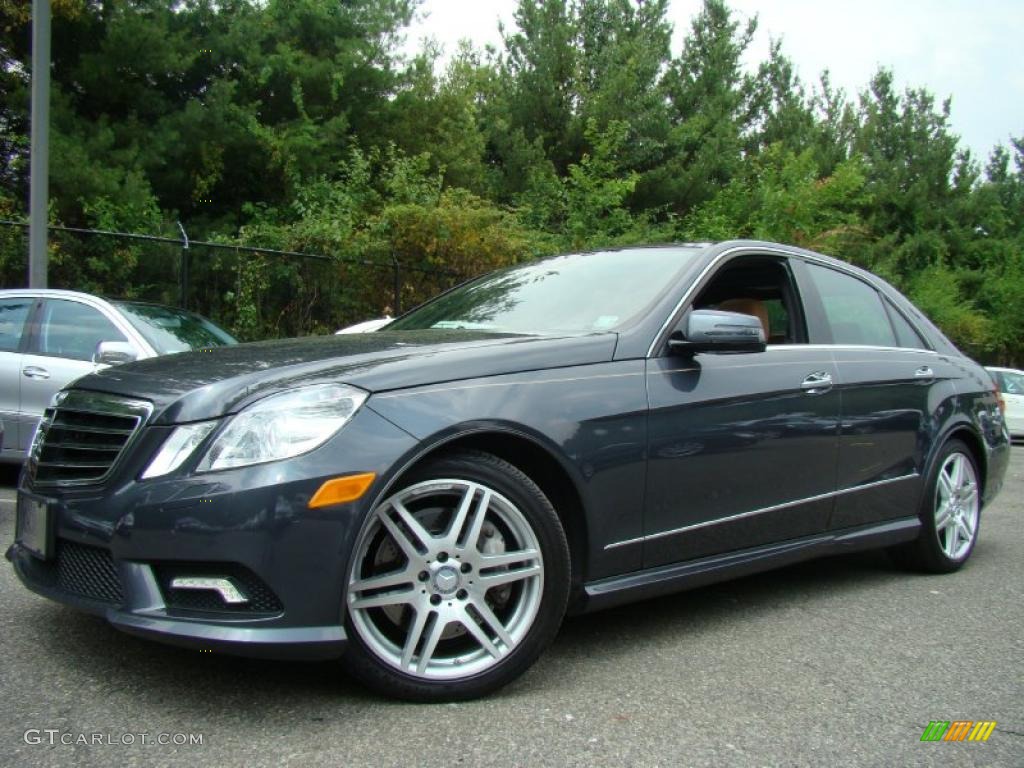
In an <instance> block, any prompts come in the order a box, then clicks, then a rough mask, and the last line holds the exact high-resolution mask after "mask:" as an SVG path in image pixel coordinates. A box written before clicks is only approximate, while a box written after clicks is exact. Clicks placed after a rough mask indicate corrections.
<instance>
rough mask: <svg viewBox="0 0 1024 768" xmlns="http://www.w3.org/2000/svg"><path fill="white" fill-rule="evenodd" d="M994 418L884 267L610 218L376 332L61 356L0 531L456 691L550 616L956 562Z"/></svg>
mask: <svg viewBox="0 0 1024 768" xmlns="http://www.w3.org/2000/svg"><path fill="white" fill-rule="evenodd" d="M1008 445H1009V441H1008V436H1007V430H1006V425H1005V422H1004V418H1003V414H1002V411H1001V402H1000V398H999V395H998V393H997V391H996V390H995V387H994V385H993V382H992V379H991V378H990V377H989V375H988V374H987V373H986V372H985V371H984V370H983V369H982V368H981V367H979V366H978V365H976V364H975V363H974V362H972V361H971V360H969V359H967V358H966V357H965V356H964V355H962V354H961V353H960V352H959V351H958V350H957V349H956V348H955V347H954V346H953V345H952V344H951V343H950V342H949V341H948V340H947V339H946V338H945V337H944V336H943V335H942V334H941V333H940V332H939V331H938V330H937V329H936V328H935V326H934V325H932V324H931V323H930V322H929V321H928V320H927V318H925V317H924V316H923V315H922V314H921V313H920V312H919V311H918V310H916V309H915V308H914V307H913V306H912V305H911V304H910V303H909V302H908V301H907V300H906V299H905V298H903V297H902V296H901V295H900V294H899V293H897V292H896V291H895V290H894V289H893V288H891V287H890V286H889V285H887V284H886V283H885V282H883V281H882V280H880V279H878V278H876V277H874V276H872V275H870V274H868V273H866V272H864V271H862V270H860V269H857V268H854V267H851V266H850V265H849V264H846V263H844V262H842V261H838V260H835V259H831V258H827V257H824V256H820V255H818V254H815V253H811V252H808V251H804V250H800V249H797V248H791V247H786V246H780V245H773V244H769V243H760V242H746V241H737V242H727V243H720V244H715V245H708V244H699V245H678V246H665V247H650V248H627V249H622V250H612V251H601V252H595V253H585V254H573V255H566V256H557V257H552V258H546V259H542V260H539V261H536V262H532V263H529V264H524V265H520V266H516V267H512V268H509V269H505V270H503V271H499V272H496V273H494V274H491V275H487V276H485V277H482V278H480V279H477V280H475V281H472V282H469V283H467V284H465V285H463V286H460V287H458V288H455V289H454V290H451V291H449V292H448V293H445V294H443V295H441V296H439V297H438V298H436V299H434V300H433V301H431V302H428V303H427V304H424V305H423V306H421V307H419V308H418V309H415V310H413V311H412V312H409V313H408V314H406V315H404V316H402V317H400V318H398V319H397V320H395V321H394V322H392V323H390V324H389V325H387V326H386V327H385V328H384V329H383V330H380V331H377V332H374V333H368V334H362V335H358V334H357V335H348V336H329V337H323V338H305V339H292V340H286V341H276V342H265V343H259V344H246V345H241V346H237V347H225V348H221V349H213V350H206V351H197V352H191V353H183V354H179V355H174V356H171V357H166V358H157V359H153V360H144V361H140V362H136V363H129V364H126V365H123V366H119V367H114V368H110V369H108V370H104V371H102V372H100V373H96V374H93V375H90V376H87V377H85V378H83V379H80V380H79V381H77V382H76V383H75V384H73V385H72V386H71V387H70V388H68V389H67V390H65V391H63V392H61V393H60V394H59V395H58V396H57V398H56V399H55V401H54V403H53V405H52V407H51V408H50V409H49V410H48V411H47V413H46V416H45V417H44V420H43V422H42V424H41V425H40V428H39V430H38V432H37V434H36V437H35V440H34V442H33V446H32V449H31V457H30V460H29V462H28V464H27V466H26V468H25V470H24V473H23V477H22V480H21V487H20V489H19V495H18V509H17V540H16V542H15V543H14V545H13V546H12V547H11V548H10V549H9V550H8V553H7V556H8V559H10V560H11V562H12V563H13V565H14V568H15V569H16V571H17V573H18V576H19V577H20V578H21V580H22V581H23V582H24V583H25V585H26V586H28V587H29V588H30V589H32V590H34V591H36V592H38V593H40V594H42V595H45V596H46V597H50V598H53V599H55V600H59V601H62V602H65V603H68V604H71V605H74V606H76V607H78V608H82V609H84V610H88V611H93V612H95V613H98V614H99V615H101V616H103V617H105V618H106V619H107V621H109V622H110V623H111V624H113V625H114V626H115V627H117V628H119V629H122V630H125V631H127V632H131V633H134V634H138V635H144V636H146V637H150V638H153V639H156V640H162V641H166V642H171V643H177V644H182V645H186V646H190V647H193V648H197V649H203V650H209V649H213V650H219V651H227V652H233V653H242V654H250V655H264V656H276V657H282V656H284V657H293V658H294V657H303V658H323V659H327V658H334V657H342V658H343V659H344V661H345V663H346V664H347V666H348V668H349V670H350V671H351V672H352V673H353V674H354V675H355V676H357V677H358V678H359V679H361V680H363V681H364V682H366V683H368V684H369V685H371V686H373V687H374V688H375V689H377V690H379V691H383V692H385V693H387V694H390V695H394V696H399V697H403V698H407V699H413V700H430V701H436V700H452V699H462V698H469V697H474V696H479V695H482V694H486V693H488V692H490V691H493V690H495V689H496V688H498V687H499V686H501V685H503V684H505V683H507V682H509V681H510V680H512V679H514V678H515V677H516V676H518V675H519V674H521V673H522V672H523V671H524V670H525V669H526V668H527V667H529V666H530V664H531V663H532V662H533V661H534V660H535V659H536V658H537V657H538V655H539V654H540V653H541V652H542V650H543V649H544V647H545V646H547V645H548V644H549V643H550V642H551V640H552V639H553V638H554V636H555V634H556V632H557V630H558V627H559V624H560V623H561V621H562V618H563V617H564V616H565V615H566V613H567V612H568V613H579V612H584V611H593V610H597V609H601V608H607V607H609V606H614V605H618V604H620V603H624V602H626V601H630V600H637V599H642V598H648V597H652V596H655V595H660V594H664V593H667V592H672V591H677V590H681V589H686V588H690V587H695V586H699V585H702V584H707V583H710V582H713V581H718V580H721V579H727V578H730V577H734V576H738V575H742V574H749V573H753V572H756V571H761V570H765V569H768V568H773V567H776V566H779V565H784V564H787V563H793V562H795V561H798V560H804V559H807V558H812V557H818V556H821V555H828V554H831V553H835V552H848V551H851V550H856V549H865V548H871V547H886V548H889V549H890V550H891V551H892V552H893V553H894V554H895V556H896V557H898V558H899V559H900V560H902V561H905V562H907V563H909V564H912V565H913V566H915V567H918V568H922V569H925V570H928V571H931V572H936V573H944V572H950V571H955V570H956V569H958V568H959V567H960V566H962V565H963V564H964V562H965V561H966V560H967V559H968V557H969V556H970V554H971V551H972V549H973V548H974V545H975V542H976V541H977V537H978V526H979V522H980V513H981V511H982V509H983V508H984V506H985V504H987V503H988V502H989V501H990V500H991V499H992V498H993V497H994V496H995V494H996V493H997V492H998V491H999V488H1000V486H1001V484H1002V481H1003V474H1004V471H1005V469H1006V463H1007V459H1008V455H1009V448H1008Z"/></svg>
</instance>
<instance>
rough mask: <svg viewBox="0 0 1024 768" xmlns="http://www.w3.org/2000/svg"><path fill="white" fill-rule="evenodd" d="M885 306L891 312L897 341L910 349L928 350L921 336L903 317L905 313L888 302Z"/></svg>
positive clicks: (890, 317) (890, 315) (890, 316)
mask: <svg viewBox="0 0 1024 768" xmlns="http://www.w3.org/2000/svg"><path fill="white" fill-rule="evenodd" d="M885 305H886V309H888V310H889V319H890V320H892V327H893V329H894V330H895V331H896V341H897V342H899V345H900V346H901V347H906V348H908V349H928V345H927V344H926V343H925V340H924V339H922V338H921V334H919V333H918V332H917V330H916V329H915V328H914V326H912V325H911V324H910V322H909V321H908V320H907V318H905V317H904V316H903V313H902V312H900V311H899V310H898V309H896V307H894V306H893V305H892V304H890V303H889V302H888V301H887V302H885Z"/></svg>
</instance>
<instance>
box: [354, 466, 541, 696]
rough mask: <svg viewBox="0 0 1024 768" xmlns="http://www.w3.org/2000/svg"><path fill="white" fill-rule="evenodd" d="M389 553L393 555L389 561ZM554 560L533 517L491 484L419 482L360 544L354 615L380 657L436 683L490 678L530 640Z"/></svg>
mask: <svg viewBox="0 0 1024 768" xmlns="http://www.w3.org/2000/svg"><path fill="white" fill-rule="evenodd" d="M382 551H386V552H389V553H393V554H394V557H392V558H390V562H385V563H383V564H382V563H381V562H380V560H381V555H380V553H381V552H382ZM543 585H544V562H543V558H542V556H541V551H540V545H539V543H538V541H537V537H536V535H535V533H534V531H533V528H532V527H531V526H530V524H529V522H528V521H527V519H526V517H525V516H524V515H523V513H522V512H521V511H520V510H519V509H518V508H517V507H516V506H515V504H513V503H512V502H511V501H509V500H508V499H507V498H506V497H504V496H502V495H501V494H500V493H498V492H497V491H495V490H494V489H492V488H488V487H487V486H485V485H483V484H481V483H475V482H471V481H468V480H451V479H444V480H442V479H438V480H427V481H425V482H421V483H417V484H415V485H412V486H410V487H408V488H405V489H404V490H402V491H399V492H398V493H396V494H395V495H394V496H392V497H390V498H389V499H387V500H386V501H384V502H383V503H382V504H381V505H380V506H378V507H377V508H376V509H375V510H374V511H373V513H372V515H371V518H370V520H369V522H368V524H367V525H366V526H364V529H363V533H362V535H361V537H360V540H359V543H358V545H357V546H356V550H355V558H354V560H353V566H352V572H351V575H350V578H349V587H348V610H349V613H350V615H351V617H352V623H353V626H354V627H355V630H356V632H358V633H359V636H360V638H361V639H362V641H363V642H364V643H365V645H366V646H367V648H368V649H369V650H370V651H371V652H372V653H373V654H375V655H376V656H377V657H378V658H380V659H381V660H383V661H384V662H386V663H387V664H389V665H390V666H392V667H395V668H397V669H399V670H401V671H402V672H404V673H406V674H408V675H413V676H415V677H419V678H423V679H428V680H451V679H455V678H463V677H467V676H470V675H475V674H478V673H480V672H483V671H485V670H487V669H489V668H491V667H493V666H494V665H495V664H497V663H499V662H500V661H501V660H502V659H504V658H505V657H506V656H508V654H509V653H511V652H512V651H513V650H514V649H515V648H516V646H518V645H519V643H521V642H522V640H523V638H524V637H525V636H526V634H527V632H528V631H529V629H530V627H531V626H532V624H533V621H534V619H535V618H536V616H537V611H538V609H539V608H540V603H541V594H542V590H543Z"/></svg>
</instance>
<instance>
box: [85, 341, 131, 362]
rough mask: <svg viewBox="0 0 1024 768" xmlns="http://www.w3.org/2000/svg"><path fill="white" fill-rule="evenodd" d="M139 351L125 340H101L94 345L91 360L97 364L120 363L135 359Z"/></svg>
mask: <svg viewBox="0 0 1024 768" xmlns="http://www.w3.org/2000/svg"><path fill="white" fill-rule="evenodd" d="M138 357H139V353H138V352H137V351H136V350H135V347H133V346H132V345H131V344H129V343H128V342H127V341H101V342H100V343H99V344H97V345H96V351H95V352H94V353H93V356H92V361H93V362H94V363H96V364H97V365H120V364H121V363H130V362H131V361H132V360H136V359H138Z"/></svg>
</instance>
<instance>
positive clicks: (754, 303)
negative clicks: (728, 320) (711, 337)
mask: <svg viewBox="0 0 1024 768" xmlns="http://www.w3.org/2000/svg"><path fill="white" fill-rule="evenodd" d="M717 308H718V309H720V310H722V311H723V312H739V313H740V314H741V315H753V316H754V317H756V318H757V319H758V320H760V321H761V327H762V328H763V329H764V337H765V339H770V338H771V335H772V329H771V327H770V325H769V322H768V309H767V308H766V307H765V305H764V302H763V301H759V300H758V299H726V300H725V301H723V302H721V303H720V304H719V305H718V307H717Z"/></svg>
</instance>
